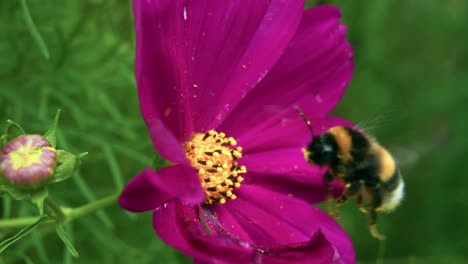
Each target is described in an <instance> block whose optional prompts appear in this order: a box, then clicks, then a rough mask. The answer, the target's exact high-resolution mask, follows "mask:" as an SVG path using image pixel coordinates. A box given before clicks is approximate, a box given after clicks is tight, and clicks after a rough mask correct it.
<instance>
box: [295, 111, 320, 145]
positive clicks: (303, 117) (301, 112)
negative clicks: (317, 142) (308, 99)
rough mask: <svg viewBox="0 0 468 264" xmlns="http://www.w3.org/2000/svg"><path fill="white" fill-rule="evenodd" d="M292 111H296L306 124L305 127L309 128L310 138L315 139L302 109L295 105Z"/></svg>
mask: <svg viewBox="0 0 468 264" xmlns="http://www.w3.org/2000/svg"><path fill="white" fill-rule="evenodd" d="M294 109H296V111H297V112H298V113H299V115H300V116H301V117H302V119H304V122H305V123H306V125H307V127H308V128H309V131H310V134H312V137H315V135H314V130H313V129H312V125H311V124H310V120H309V119H308V118H307V117H306V115H305V113H304V111H302V109H301V108H300V107H299V106H298V105H295V106H294Z"/></svg>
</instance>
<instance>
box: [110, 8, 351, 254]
mask: <svg viewBox="0 0 468 264" xmlns="http://www.w3.org/2000/svg"><path fill="white" fill-rule="evenodd" d="M133 9H134V18H135V26H136V42H137V47H136V49H137V51H136V78H137V86H138V95H139V99H140V106H141V111H142V114H143V118H144V120H145V122H146V124H147V126H148V129H149V132H150V136H151V139H152V142H153V145H154V148H155V150H156V151H157V152H158V153H159V154H160V155H161V156H162V157H164V158H165V159H167V160H168V161H170V165H169V166H167V167H165V168H162V169H160V170H158V171H154V170H152V169H149V168H148V169H146V170H144V171H143V172H141V173H140V174H139V175H137V176H136V177H135V178H133V179H132V180H131V181H130V182H129V183H128V185H127V186H126V187H125V189H124V191H123V193H122V195H121V197H120V200H119V202H120V204H121V206H122V207H123V208H125V209H127V210H130V211H133V212H141V211H147V210H154V217H153V226H154V229H155V230H156V233H157V234H158V235H159V237H160V238H161V239H162V240H163V241H165V242H166V243H167V244H169V245H171V246H173V247H175V248H177V249H179V250H180V251H182V252H184V253H185V254H187V255H189V256H192V257H193V258H194V260H195V261H196V262H197V263H353V262H354V261H355V256H354V251H353V248H352V244H351V242H350V240H349V238H348V236H347V235H346V233H345V232H344V231H343V229H342V228H341V227H340V226H339V225H338V224H337V223H336V221H335V220H334V219H333V218H331V217H330V216H329V215H328V214H327V213H325V212H323V211H321V210H319V209H317V208H314V207H313V206H311V205H310V202H319V201H323V199H324V180H323V172H321V171H320V170H319V169H318V168H313V167H311V166H309V164H307V162H306V161H305V160H304V157H303V154H302V147H303V146H304V145H306V144H307V143H308V142H309V141H310V140H311V135H310V132H309V131H308V128H307V126H306V125H305V123H304V121H303V120H302V118H301V117H300V116H299V114H298V113H297V111H296V110H295V109H294V106H296V105H297V106H299V107H300V108H301V109H302V110H303V111H304V112H305V113H306V115H307V116H308V117H310V118H311V121H312V124H313V126H314V129H315V130H316V132H317V133H320V132H321V131H324V130H326V129H327V128H329V127H331V126H335V125H346V121H343V120H341V119H338V118H327V117H325V116H326V115H327V114H328V113H329V112H330V111H331V110H332V109H333V108H334V106H335V105H336V103H337V102H338V101H339V99H340V98H341V96H342V95H343V93H344V91H345V88H346V86H347V84H348V82H349V80H350V78H351V74H352V68H353V66H352V50H351V47H350V45H349V43H348V42H347V41H346V37H345V34H346V28H345V26H343V25H341V24H340V23H339V18H340V11H339V10H338V9H336V8H334V7H331V6H321V7H316V8H312V9H310V10H307V11H304V1H302V0H290V1H284V0H258V1H240V0H238V1H235V0H225V1H219V0H198V1H189V0H141V1H139V0H134V1H133Z"/></svg>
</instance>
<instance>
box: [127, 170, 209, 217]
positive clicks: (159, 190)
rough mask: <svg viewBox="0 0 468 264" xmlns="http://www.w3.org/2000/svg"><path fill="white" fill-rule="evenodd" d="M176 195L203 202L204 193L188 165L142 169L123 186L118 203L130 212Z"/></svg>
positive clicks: (187, 199)
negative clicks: (154, 169)
mask: <svg viewBox="0 0 468 264" xmlns="http://www.w3.org/2000/svg"><path fill="white" fill-rule="evenodd" d="M173 198H178V199H180V200H181V201H184V202H187V203H190V204H199V203H201V202H203V201H204V199H205V194H204V193H203V189H202V187H201V184H200V180H199V178H198V175H197V174H196V172H195V170H194V169H193V168H192V167H189V166H185V165H175V166H170V167H166V168H163V169H160V170H158V171H153V170H152V169H145V170H144V171H142V172H141V173H140V174H138V175H137V176H136V177H134V178H133V179H132V180H131V181H130V182H129V183H128V184H127V186H126V187H125V188H124V190H123V192H122V194H121V195H120V198H119V203H120V205H121V206H122V207H123V208H125V209H127V210H129V211H132V212H141V211H147V210H152V209H154V208H156V207H158V206H160V205H161V204H163V203H165V202H167V201H169V200H171V199H173Z"/></svg>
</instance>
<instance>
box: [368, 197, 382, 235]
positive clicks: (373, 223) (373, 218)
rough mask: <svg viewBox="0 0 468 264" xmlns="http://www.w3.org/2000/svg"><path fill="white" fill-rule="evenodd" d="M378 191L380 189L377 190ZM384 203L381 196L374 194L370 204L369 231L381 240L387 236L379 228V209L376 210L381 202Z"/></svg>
mask: <svg viewBox="0 0 468 264" xmlns="http://www.w3.org/2000/svg"><path fill="white" fill-rule="evenodd" d="M377 192H378V190H377ZM381 203H382V201H381V198H380V196H378V195H375V192H374V194H373V195H372V201H371V202H370V206H369V213H368V217H369V231H370V233H371V235H372V236H373V237H375V238H377V239H379V240H384V239H385V236H384V235H382V234H380V232H379V231H378V230H377V211H376V210H375V209H376V208H377V207H378V206H379V205H380V204H381Z"/></svg>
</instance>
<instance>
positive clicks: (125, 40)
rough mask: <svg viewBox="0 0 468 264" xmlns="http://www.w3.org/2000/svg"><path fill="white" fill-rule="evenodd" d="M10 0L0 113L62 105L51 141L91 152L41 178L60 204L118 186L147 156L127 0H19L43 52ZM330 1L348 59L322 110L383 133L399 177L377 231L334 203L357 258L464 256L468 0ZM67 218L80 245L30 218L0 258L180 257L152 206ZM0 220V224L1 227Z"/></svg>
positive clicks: (31, 117)
mask: <svg viewBox="0 0 468 264" xmlns="http://www.w3.org/2000/svg"><path fill="white" fill-rule="evenodd" d="M320 2H322V3H323V2H328V3H330V1H320ZM20 3H21V2H20V1H13V0H6V1H0V36H1V40H0V120H2V122H4V121H5V120H6V119H13V120H15V121H16V122H18V123H20V124H22V125H23V126H24V128H25V129H26V130H27V131H29V132H34V133H42V132H44V130H45V129H46V128H47V127H48V126H49V124H50V123H51V121H52V119H53V116H54V113H55V111H56V110H57V108H61V109H62V117H61V120H60V126H59V146H61V148H64V149H67V150H70V151H71V152H73V153H79V152H83V151H88V152H89V153H90V154H89V156H87V157H86V158H85V160H84V164H83V166H82V167H81V170H80V173H78V174H77V175H75V177H73V180H70V181H68V182H65V183H63V184H57V185H55V186H52V188H51V190H50V193H51V194H52V197H53V198H54V199H55V200H57V201H58V202H59V203H60V204H63V205H66V206H70V207H75V206H79V205H82V204H84V203H86V202H88V201H92V200H95V199H96V198H101V197H104V196H106V195H109V194H112V193H114V192H117V191H118V190H121V189H122V187H123V185H124V183H125V182H126V181H128V180H129V179H130V178H131V177H132V176H133V175H135V174H136V173H137V172H138V171H140V170H141V169H142V168H144V167H146V166H148V165H150V164H151V162H152V157H153V156H154V152H153V150H152V147H151V144H150V140H149V137H148V136H147V132H146V128H145V126H144V123H143V121H142V120H141V117H140V113H139V109H138V101H137V97H136V90H135V81H134V73H133V57H134V37H133V25H132V17H131V5H130V2H129V1H121V0H106V1H104V0H87V1H58V0H42V1H28V6H29V11H30V14H31V16H32V18H33V20H34V22H35V25H36V26H37V29H38V31H39V32H40V34H41V35H42V37H43V40H44V43H45V45H46V46H47V48H48V52H49V56H50V58H49V59H48V60H46V59H45V53H44V52H43V51H44V49H42V51H41V48H40V47H41V46H40V45H38V42H37V41H38V38H37V36H36V38H35V37H34V34H31V32H30V31H29V30H28V26H27V25H28V22H27V20H26V19H25V11H24V9H23V8H22V6H21V4H20ZM331 3H333V4H336V5H338V6H340V7H342V12H343V21H344V22H345V23H346V24H347V25H348V28H349V31H348V36H349V39H350V41H351V43H352V45H353V47H354V50H355V62H356V63H355V75H354V78H353V81H352V83H351V85H350V86H349V89H348V91H347V93H346V95H345V97H344V98H343V100H342V102H341V103H340V105H339V106H338V108H337V109H336V111H335V113H334V114H336V115H339V116H343V117H345V118H347V119H349V120H351V121H353V122H355V123H362V124H363V126H364V128H366V129H368V131H369V133H370V134H372V135H374V136H376V137H377V138H378V139H379V141H380V142H381V143H382V144H383V145H385V146H387V147H388V148H389V149H390V150H391V151H392V152H393V153H394V154H395V156H396V157H397V159H398V160H399V162H400V164H401V169H402V172H403V175H404V177H405V181H406V186H407V194H406V197H405V201H404V203H403V204H402V206H401V208H399V209H398V210H396V211H395V212H394V213H392V214H389V215H382V216H381V217H380V221H379V224H380V230H381V232H382V233H384V234H385V235H386V236H387V240H386V241H385V242H379V241H377V240H375V239H373V238H371V237H370V235H369V232H368V231H367V222H366V218H365V216H364V215H362V214H360V213H359V212H358V210H357V209H356V206H355V205H354V204H353V203H352V202H350V203H348V204H346V205H345V206H343V207H342V210H341V217H340V220H339V221H340V222H341V223H342V225H343V226H344V227H345V228H346V230H347V231H348V232H349V234H350V236H351V237H352V239H353V241H354V246H355V248H356V253H357V256H358V263H388V264H393V263H465V261H466V259H468V252H467V251H466V250H467V249H468V238H467V234H468V227H467V225H465V220H466V219H465V215H466V211H467V210H468V202H467V201H468V199H467V195H466V187H467V183H468V177H467V176H468V168H467V167H468V165H467V164H468V163H467V162H466V161H465V160H464V159H465V158H466V153H467V149H468V137H467V136H466V135H467V134H468V123H466V122H464V121H463V120H466V119H467V115H468V111H467V110H466V109H467V103H466V100H467V99H468V90H467V85H468V74H467V72H468V49H467V47H468V35H467V34H466V33H467V32H468V16H466V14H467V12H468V1H464V0H445V1H426V0H412V1H405V0H378V1H364V0H360V1H356V0H355V1H338V0H336V1H331ZM316 4H318V1H309V6H310V5H316ZM0 209H1V211H0V215H1V217H3V218H6V217H16V216H25V215H31V214H33V213H34V208H33V207H32V206H31V205H29V204H26V203H21V202H9V201H5V200H2V203H1V204H0ZM70 231H71V234H72V237H73V240H74V243H75V245H76V248H77V249H78V251H79V253H80V258H78V259H72V257H71V256H70V255H69V254H68V253H67V251H66V250H65V248H64V247H63V245H62V244H61V242H60V241H59V239H58V238H57V237H56V236H55V235H54V234H53V232H49V230H43V229H41V230H39V231H38V232H34V233H33V235H32V236H30V237H28V238H27V239H24V240H22V241H20V242H18V243H17V244H15V245H14V246H12V247H11V248H9V249H8V250H7V251H5V253H3V254H2V255H1V256H0V263H190V260H189V259H188V258H186V257H184V256H183V255H182V254H180V253H178V252H176V251H175V250H173V249H171V248H170V247H167V246H165V245H163V243H162V242H160V241H159V240H158V239H157V238H156V236H155V234H154V231H153V229H152V226H151V213H144V214H138V215H135V214H127V213H125V212H123V211H122V210H121V209H120V208H119V207H118V206H112V207H109V208H108V209H106V210H104V211H101V212H100V213H98V214H95V215H90V216H87V217H84V218H82V219H80V220H78V221H75V222H73V224H72V225H70ZM11 232H12V230H0V238H4V237H5V236H8V235H11Z"/></svg>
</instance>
